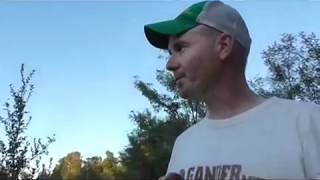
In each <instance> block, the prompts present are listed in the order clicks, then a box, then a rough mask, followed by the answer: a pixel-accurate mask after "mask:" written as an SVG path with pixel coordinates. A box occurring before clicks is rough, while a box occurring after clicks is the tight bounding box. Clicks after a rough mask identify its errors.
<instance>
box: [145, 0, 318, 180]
mask: <svg viewBox="0 0 320 180" xmlns="http://www.w3.org/2000/svg"><path fill="white" fill-rule="evenodd" d="M145 34H146V37H147V39H148V41H149V42H150V43H151V44H152V45H153V46H155V47H158V48H161V49H168V51H169V53H170V58H169V61H168V63H167V69H168V70H170V71H172V72H173V74H174V77H175V82H176V86H177V88H178V90H179V93H180V95H181V96H182V97H183V98H186V99H190V100H198V101H203V102H205V103H206V106H207V115H206V117H205V118H204V119H202V120H201V121H200V122H199V123H197V124H195V125H194V126H192V127H190V128H189V129H187V130H186V131H185V132H183V133H182V134H181V135H180V136H179V137H178V138H177V139H176V141H175V145H174V148H173V150H172V155H171V159H170V162H169V165H168V171H167V175H168V176H167V179H170V178H171V179H178V177H177V176H176V174H174V173H177V174H180V175H181V177H182V178H184V179H311V178H320V108H319V106H317V105H315V104H312V103H301V102H295V101H290V100H285V99H280V98H276V97H272V98H270V99H265V98H263V97H260V96H258V95H257V94H255V93H254V92H252V91H251V90H250V89H249V87H248V85H247V82H246V78H245V66H246V61H247V57H248V53H249V50H250V45H251V38H250V35H249V32H248V29H247V26H246V24H245V22H244V20H243V19H242V17H241V16H240V14H239V13H238V12H237V11H236V10H235V9H233V8H232V7H230V6H228V5H226V4H224V3H222V2H220V1H204V2H200V3H196V4H194V5H192V6H190V7H189V8H188V9H186V10H185V11H184V12H182V13H181V14H180V15H179V16H178V17H177V18H175V19H174V20H170V21H164V22H160V23H154V24H149V25H146V26H145Z"/></svg>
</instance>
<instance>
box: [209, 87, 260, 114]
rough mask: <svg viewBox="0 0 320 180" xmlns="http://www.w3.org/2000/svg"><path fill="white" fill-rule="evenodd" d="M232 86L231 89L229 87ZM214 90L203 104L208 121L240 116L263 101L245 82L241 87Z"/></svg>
mask: <svg viewBox="0 0 320 180" xmlns="http://www.w3.org/2000/svg"><path fill="white" fill-rule="evenodd" d="M231 86H233V87H231ZM227 88H228V89H226V88H220V89H216V90H215V92H213V93H212V94H209V95H207V97H206V99H205V103H206V105H207V111H208V112H207V113H208V117H209V118H210V119H227V118H230V117H233V116H235V115H238V114H241V113H243V112H245V111H247V110H249V109H251V108H253V107H255V106H257V105H259V104H261V103H262V102H264V101H265V99H264V98H263V97H261V96H258V95H257V94H255V93H254V92H252V91H251V90H250V89H249V87H248V86H247V84H246V82H245V83H244V85H242V86H238V87H234V84H233V85H232V84H230V87H227Z"/></svg>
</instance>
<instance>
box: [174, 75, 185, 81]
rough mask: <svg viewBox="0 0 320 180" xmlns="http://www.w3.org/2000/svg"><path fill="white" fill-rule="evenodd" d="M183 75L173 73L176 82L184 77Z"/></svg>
mask: <svg viewBox="0 0 320 180" xmlns="http://www.w3.org/2000/svg"><path fill="white" fill-rule="evenodd" d="M184 77H185V75H184V74H177V75H175V82H176V83H177V82H178V81H179V80H181V79H182V78H184Z"/></svg>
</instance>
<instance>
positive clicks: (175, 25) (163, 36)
mask: <svg viewBox="0 0 320 180" xmlns="http://www.w3.org/2000/svg"><path fill="white" fill-rule="evenodd" d="M195 26H196V22H192V21H186V20H182V19H175V20H170V21H163V22H159V23H154V24H148V25H145V26H144V33H145V35H146V37H147V39H148V41H149V42H150V44H152V45H153V46H155V47H157V48H160V49H168V42H169V37H170V36H178V35H180V34H182V33H184V32H186V31H188V30H190V29H192V28H193V27H195Z"/></svg>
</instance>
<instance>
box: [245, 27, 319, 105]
mask: <svg viewBox="0 0 320 180" xmlns="http://www.w3.org/2000/svg"><path fill="white" fill-rule="evenodd" d="M262 58H263V60H264V63H265V65H266V66H267V67H268V71H269V75H268V77H266V78H263V77H257V78H254V79H253V80H251V81H250V84H251V86H252V87H253V89H254V90H255V91H256V92H258V93H259V94H261V95H263V96H278V97H282V98H287V99H295V100H303V101H312V102H315V103H318V104H320V41H319V39H318V38H317V37H316V35H315V34H314V33H311V34H305V33H304V32H301V33H299V34H296V35H295V34H282V36H281V39H280V41H279V42H274V43H273V44H272V45H271V46H269V47H268V48H267V49H266V50H264V51H263V52H262Z"/></svg>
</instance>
